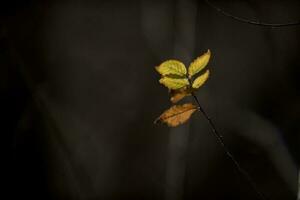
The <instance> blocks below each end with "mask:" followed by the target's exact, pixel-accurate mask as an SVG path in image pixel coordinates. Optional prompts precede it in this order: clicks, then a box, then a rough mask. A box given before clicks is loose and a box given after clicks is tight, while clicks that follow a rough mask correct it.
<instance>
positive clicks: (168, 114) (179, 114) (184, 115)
mask: <svg viewBox="0 0 300 200" xmlns="http://www.w3.org/2000/svg"><path fill="white" fill-rule="evenodd" d="M196 110H197V106H195V105H194V104H191V103H186V104H183V105H174V106H172V107H171V108H169V109H168V110H166V111H165V112H163V113H162V114H161V115H160V116H159V117H158V118H157V119H156V120H155V121H154V123H159V122H161V123H166V124H168V125H169V126H171V127H175V126H178V125H180V124H183V123H184V122H186V121H187V120H188V119H189V118H190V117H191V115H192V114H193V113H194V112H195V111H196Z"/></svg>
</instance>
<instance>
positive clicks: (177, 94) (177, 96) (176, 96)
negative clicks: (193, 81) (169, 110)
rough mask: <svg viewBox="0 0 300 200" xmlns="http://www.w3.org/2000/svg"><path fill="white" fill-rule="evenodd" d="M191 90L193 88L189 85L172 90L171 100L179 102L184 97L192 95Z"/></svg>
mask: <svg viewBox="0 0 300 200" xmlns="http://www.w3.org/2000/svg"><path fill="white" fill-rule="evenodd" d="M191 92H192V90H191V89H190V88H189V87H184V88H181V89H178V90H170V94H171V98H170V100H171V102H172V103H177V102H178V101H180V100H181V99H183V98H184V97H186V96H189V95H191Z"/></svg>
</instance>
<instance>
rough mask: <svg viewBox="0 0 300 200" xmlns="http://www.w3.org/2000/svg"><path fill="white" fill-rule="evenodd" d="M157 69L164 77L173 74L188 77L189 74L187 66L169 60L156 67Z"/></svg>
mask: <svg viewBox="0 0 300 200" xmlns="http://www.w3.org/2000/svg"><path fill="white" fill-rule="evenodd" d="M155 69H156V71H157V72H158V73H160V74H161V75H162V76H166V75H172V74H173V75H178V76H181V77H183V76H186V73H187V71H186V67H185V65H184V64H183V63H182V62H180V61H177V60H167V61H165V62H163V63H162V64H160V65H159V66H158V67H155Z"/></svg>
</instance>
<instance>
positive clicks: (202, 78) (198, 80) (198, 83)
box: [192, 70, 209, 89]
mask: <svg viewBox="0 0 300 200" xmlns="http://www.w3.org/2000/svg"><path fill="white" fill-rule="evenodd" d="M208 77H209V70H206V72H205V73H204V74H201V75H200V76H198V77H197V78H196V79H195V80H194V82H193V84H192V87H193V88H195V89H197V88H199V87H201V86H202V85H203V84H204V83H205V81H206V80H207V79H208Z"/></svg>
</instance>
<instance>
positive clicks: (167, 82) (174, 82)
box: [159, 76, 189, 90]
mask: <svg viewBox="0 0 300 200" xmlns="http://www.w3.org/2000/svg"><path fill="white" fill-rule="evenodd" d="M159 82H160V83H161V84H163V85H164V86H166V87H167V88H169V89H173V90H176V89H179V88H183V87H185V86H187V85H189V81H188V79H187V78H173V77H169V76H164V77H162V78H161V79H160V80H159Z"/></svg>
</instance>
